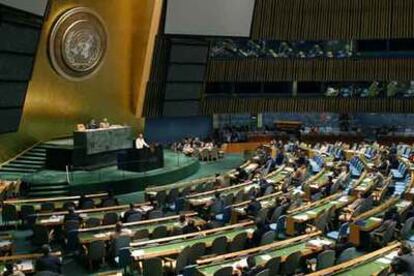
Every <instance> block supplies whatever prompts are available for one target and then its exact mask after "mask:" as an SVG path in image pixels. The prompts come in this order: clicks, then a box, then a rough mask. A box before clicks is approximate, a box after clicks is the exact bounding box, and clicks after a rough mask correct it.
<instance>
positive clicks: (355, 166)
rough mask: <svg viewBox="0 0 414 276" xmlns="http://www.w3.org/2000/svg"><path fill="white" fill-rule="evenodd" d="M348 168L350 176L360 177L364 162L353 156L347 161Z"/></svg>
mask: <svg viewBox="0 0 414 276" xmlns="http://www.w3.org/2000/svg"><path fill="white" fill-rule="evenodd" d="M349 169H350V171H351V176H352V177H360V176H361V174H362V171H363V170H364V163H363V162H362V161H361V160H360V159H359V158H358V157H353V158H352V159H351V161H350V162H349Z"/></svg>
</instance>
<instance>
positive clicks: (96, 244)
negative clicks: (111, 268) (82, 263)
mask: <svg viewBox="0 0 414 276" xmlns="http://www.w3.org/2000/svg"><path fill="white" fill-rule="evenodd" d="M105 253H106V251H105V242H104V241H103V240H96V241H93V242H91V243H90V244H89V245H88V247H86V248H85V254H86V259H87V261H88V265H89V270H92V269H93V264H94V263H95V262H99V263H100V264H103V263H105Z"/></svg>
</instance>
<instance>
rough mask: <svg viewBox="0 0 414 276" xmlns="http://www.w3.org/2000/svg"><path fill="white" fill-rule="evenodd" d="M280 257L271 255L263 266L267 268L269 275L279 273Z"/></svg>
mask: <svg viewBox="0 0 414 276" xmlns="http://www.w3.org/2000/svg"><path fill="white" fill-rule="evenodd" d="M280 263H281V257H280V256H279V257H273V258H271V259H270V260H268V261H267V262H266V264H265V268H266V269H268V270H269V275H279V270H280Z"/></svg>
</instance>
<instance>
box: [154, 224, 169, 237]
mask: <svg viewBox="0 0 414 276" xmlns="http://www.w3.org/2000/svg"><path fill="white" fill-rule="evenodd" d="M167 235H168V229H167V226H165V225H160V226H157V227H155V229H154V231H152V235H151V236H152V239H154V240H155V239H161V238H165V237H166V236H167Z"/></svg>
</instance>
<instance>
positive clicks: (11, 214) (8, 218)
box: [1, 204, 19, 225]
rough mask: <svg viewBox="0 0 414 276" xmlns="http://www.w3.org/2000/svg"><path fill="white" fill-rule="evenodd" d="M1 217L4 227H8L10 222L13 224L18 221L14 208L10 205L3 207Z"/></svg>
mask: <svg viewBox="0 0 414 276" xmlns="http://www.w3.org/2000/svg"><path fill="white" fill-rule="evenodd" d="M1 216H2V220H3V223H4V225H8V224H9V223H11V222H15V221H18V220H19V216H18V213H17V209H16V206H14V205H11V204H4V205H3V209H2V211H1Z"/></svg>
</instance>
